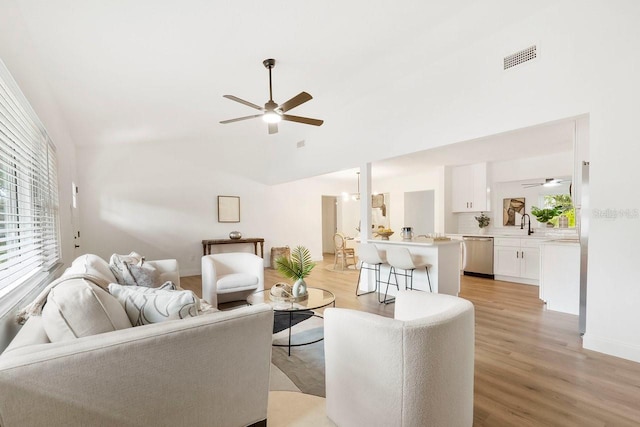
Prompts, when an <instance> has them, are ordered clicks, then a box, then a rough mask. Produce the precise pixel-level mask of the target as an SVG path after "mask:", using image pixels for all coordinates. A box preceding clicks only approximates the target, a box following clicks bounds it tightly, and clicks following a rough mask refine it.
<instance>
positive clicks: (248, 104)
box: [222, 95, 264, 111]
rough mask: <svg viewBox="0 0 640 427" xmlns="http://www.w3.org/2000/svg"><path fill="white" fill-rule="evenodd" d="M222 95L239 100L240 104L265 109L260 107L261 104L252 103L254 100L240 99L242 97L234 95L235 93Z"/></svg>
mask: <svg viewBox="0 0 640 427" xmlns="http://www.w3.org/2000/svg"><path fill="white" fill-rule="evenodd" d="M222 97H223V98H227V99H230V100H232V101H236V102H239V103H240V104H244V105H246V106H248V107H251V108H255V109H256V110H260V111H263V110H264V108H262V107H260V106H259V105H256V104H254V103H252V102H249V101H245V100H244V99H240V98H238V97H237V96H233V95H222Z"/></svg>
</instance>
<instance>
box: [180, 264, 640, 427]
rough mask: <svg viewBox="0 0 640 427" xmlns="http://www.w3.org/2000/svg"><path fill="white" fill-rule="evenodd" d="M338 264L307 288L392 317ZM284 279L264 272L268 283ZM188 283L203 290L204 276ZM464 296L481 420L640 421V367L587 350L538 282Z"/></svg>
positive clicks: (465, 280)
mask: <svg viewBox="0 0 640 427" xmlns="http://www.w3.org/2000/svg"><path fill="white" fill-rule="evenodd" d="M332 266H333V256H325V261H324V262H322V263H319V264H318V266H316V268H315V269H314V270H313V271H312V273H311V275H310V276H309V278H308V279H307V283H308V285H309V286H315V287H322V288H325V289H329V290H331V291H332V292H333V293H334V294H335V295H336V306H337V307H344V308H350V309H355V310H362V311H367V312H370V313H377V314H379V315H382V316H388V317H392V316H393V307H394V306H393V304H389V305H386V306H385V305H384V304H379V303H378V302H377V300H376V296H375V295H374V294H369V295H364V296H361V297H356V296H355V283H356V280H357V277H358V272H357V271H347V272H344V273H337V272H333V271H329V270H328V269H327V268H329V267H332ZM282 280H283V279H282V278H281V277H280V276H279V275H278V273H277V272H276V271H275V270H272V269H266V270H265V284H266V287H270V285H272V284H273V283H275V282H278V281H282ZM181 284H182V286H183V287H184V288H186V289H192V290H194V291H195V292H196V293H197V294H200V288H201V281H200V276H192V277H184V278H182V279H181ZM460 296H461V297H463V298H466V299H468V300H470V301H471V302H473V304H474V306H475V309H476V355H475V399H474V420H475V422H474V425H476V426H639V425H640V364H637V363H633V362H629V361H626V360H623V359H618V358H615V357H611V356H606V355H603V354H600V353H596V352H592V351H589V350H584V349H583V348H582V340H581V338H580V336H579V334H578V333H577V330H578V319H577V316H573V315H568V314H562V313H557V312H553V311H547V310H545V307H544V304H542V302H541V301H540V300H539V299H538V288H537V287H536V286H527V285H520V284H516V283H510V282H501V281H493V280H486V279H479V278H471V277H467V276H463V277H462V286H461V293H460Z"/></svg>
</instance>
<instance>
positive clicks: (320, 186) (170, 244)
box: [78, 142, 336, 276]
mask: <svg viewBox="0 0 640 427" xmlns="http://www.w3.org/2000/svg"><path fill="white" fill-rule="evenodd" d="M233 160H234V159H233V157H232V158H228V156H227V155H226V154H225V151H224V147H223V146H222V144H216V143H213V142H205V143H199V142H191V143H187V142H184V143H180V144H178V143H170V142H157V143H140V144H126V145H120V146H118V147H117V148H116V149H114V148H113V147H82V148H79V149H78V175H79V179H78V185H79V186H80V194H81V198H80V209H81V212H82V219H81V231H82V236H83V241H84V247H83V249H84V250H83V252H88V253H95V254H97V255H100V256H102V257H105V258H107V259H108V258H109V256H110V255H111V254H112V253H129V252H130V251H132V250H135V251H137V252H139V253H141V254H143V255H144V256H146V257H147V259H163V258H176V259H178V262H179V265H180V269H181V275H183V276H185V275H195V274H200V258H201V256H202V245H201V241H202V240H203V239H214V238H227V237H228V234H229V232H230V231H233V230H238V231H240V232H242V234H243V236H244V237H264V238H265V259H268V258H269V256H268V255H269V253H270V248H271V247H273V246H286V245H288V246H290V247H295V246H297V245H304V246H306V247H308V248H309V250H310V251H311V254H312V256H313V257H314V259H321V257H322V195H323V194H331V193H334V192H336V188H335V187H334V186H332V185H331V183H330V182H329V183H328V182H326V181H323V180H321V179H317V178H309V179H305V180H299V181H296V182H293V183H286V184H279V185H274V186H268V185H264V184H261V183H259V182H256V181H253V180H251V179H248V178H245V177H243V176H240V175H238V174H235V173H233ZM218 195H232V196H240V211H241V212H240V223H219V222H218V221H217V196H218ZM236 250H245V251H252V250H253V247H252V246H251V245H245V246H235V245H234V246H214V247H213V251H214V252H216V251H218V252H222V251H225V252H228V251H236Z"/></svg>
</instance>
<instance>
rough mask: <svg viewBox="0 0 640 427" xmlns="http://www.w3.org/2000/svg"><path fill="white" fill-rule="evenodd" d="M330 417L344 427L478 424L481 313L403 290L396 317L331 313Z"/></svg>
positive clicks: (457, 301) (462, 303) (454, 300)
mask: <svg viewBox="0 0 640 427" xmlns="http://www.w3.org/2000/svg"><path fill="white" fill-rule="evenodd" d="M324 315H325V323H324V333H325V363H326V395H327V398H326V403H327V416H328V417H329V418H330V419H331V420H332V421H333V422H334V423H335V424H336V425H339V426H340V427H350V426H354V427H356V426H398V427H402V426H407V427H409V426H432V427H439V426H442V427H458V426H460V427H462V426H471V425H472V423H473V375H474V309H473V304H471V303H470V302H469V301H467V300H464V299H462V298H458V297H454V296H450V295H442V294H431V293H425V292H418V291H400V292H399V293H398V295H397V297H396V303H395V314H394V318H393V319H390V318H387V317H382V316H378V315H375V314H371V313H365V312H360V311H354V310H347V309H339V308H328V309H327V310H326V311H325V313H324Z"/></svg>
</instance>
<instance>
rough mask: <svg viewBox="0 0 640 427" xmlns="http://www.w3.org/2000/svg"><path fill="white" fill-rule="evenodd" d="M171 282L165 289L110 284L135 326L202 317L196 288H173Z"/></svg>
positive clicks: (163, 287) (111, 289)
mask: <svg viewBox="0 0 640 427" xmlns="http://www.w3.org/2000/svg"><path fill="white" fill-rule="evenodd" d="M172 287H173V289H175V285H174V284H173V283H171V282H167V283H165V284H164V285H162V287H161V288H155V289H154V288H145V287H140V286H122V285H118V284H116V283H111V284H110V285H109V292H110V293H111V295H113V296H114V297H115V298H116V299H117V300H118V301H119V302H120V304H122V306H123V307H124V310H125V312H126V313H127V316H128V317H129V320H130V321H131V324H132V325H133V326H140V325H148V324H151V323H159V322H164V321H167V320H175V319H184V318H187V317H195V316H198V314H199V311H200V300H199V299H198V297H196V295H195V294H194V293H193V292H192V291H177V290H169V289H171V288H172Z"/></svg>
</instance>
